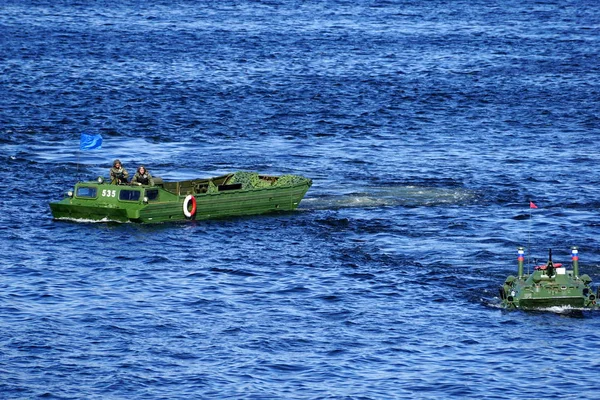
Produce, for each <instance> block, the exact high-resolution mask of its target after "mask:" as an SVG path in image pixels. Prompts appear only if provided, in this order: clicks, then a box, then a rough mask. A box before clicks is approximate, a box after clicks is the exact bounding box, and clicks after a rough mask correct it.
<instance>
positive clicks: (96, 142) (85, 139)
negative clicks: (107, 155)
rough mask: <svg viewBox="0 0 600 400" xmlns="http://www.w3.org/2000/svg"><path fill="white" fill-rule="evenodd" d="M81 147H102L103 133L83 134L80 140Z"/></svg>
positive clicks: (84, 148)
mask: <svg viewBox="0 0 600 400" xmlns="http://www.w3.org/2000/svg"><path fill="white" fill-rule="evenodd" d="M79 148H80V149H81V150H94V149H101V148H102V136H101V135H99V134H98V135H88V134H87V133H82V134H81V140H80V141H79Z"/></svg>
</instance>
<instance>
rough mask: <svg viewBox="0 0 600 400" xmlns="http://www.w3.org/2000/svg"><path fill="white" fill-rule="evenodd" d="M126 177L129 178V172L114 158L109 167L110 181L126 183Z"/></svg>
mask: <svg viewBox="0 0 600 400" xmlns="http://www.w3.org/2000/svg"><path fill="white" fill-rule="evenodd" d="M127 178H129V173H128V172H127V170H126V169H125V167H123V165H122V164H121V161H120V160H115V161H114V162H113V166H112V168H111V169H110V183H111V184H113V185H123V184H127V183H128V182H127Z"/></svg>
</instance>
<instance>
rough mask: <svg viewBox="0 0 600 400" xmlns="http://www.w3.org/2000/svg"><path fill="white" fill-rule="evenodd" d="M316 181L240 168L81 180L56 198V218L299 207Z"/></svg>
mask: <svg viewBox="0 0 600 400" xmlns="http://www.w3.org/2000/svg"><path fill="white" fill-rule="evenodd" d="M311 185H312V180H311V179H309V178H305V177H303V176H300V175H281V176H270V175H261V174H259V173H257V172H246V171H238V172H235V173H231V174H227V175H222V176H217V177H213V178H207V179H191V180H184V181H176V182H165V181H163V180H162V179H161V178H158V177H155V178H154V186H148V185H141V186H137V185H131V184H120V185H117V184H111V183H107V181H106V180H105V179H104V178H103V177H99V178H98V179H97V180H96V181H90V182H78V183H77V184H76V185H75V188H74V189H73V190H72V191H69V192H68V193H67V195H66V196H65V198H64V199H62V200H60V201H57V202H51V203H50V210H51V211H52V216H53V217H54V218H55V219H72V220H93V221H119V222H129V221H131V222H144V223H148V222H165V221H184V220H205V219H209V218H220V217H231V216H242V215H257V214H265V213H270V212H277V211H292V210H295V209H296V208H297V207H298V205H299V204H300V201H301V200H302V198H303V197H304V195H305V194H306V192H307V191H308V189H309V188H310V186H311Z"/></svg>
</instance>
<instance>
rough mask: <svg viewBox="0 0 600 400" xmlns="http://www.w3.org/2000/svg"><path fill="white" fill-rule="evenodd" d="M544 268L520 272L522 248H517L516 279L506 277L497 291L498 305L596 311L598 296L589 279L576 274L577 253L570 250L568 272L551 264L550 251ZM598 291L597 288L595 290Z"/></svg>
mask: <svg viewBox="0 0 600 400" xmlns="http://www.w3.org/2000/svg"><path fill="white" fill-rule="evenodd" d="M548 253H549V254H548V261H547V262H546V264H545V265H539V266H537V267H535V268H534V270H533V273H531V274H525V273H524V271H523V263H524V257H523V254H524V249H523V248H522V247H519V248H518V265H519V268H518V272H517V276H513V275H511V276H509V277H508V278H506V280H505V282H504V285H502V287H501V288H500V299H501V300H502V306H503V307H504V308H506V309H521V310H539V309H548V308H551V307H562V308H572V309H582V310H583V309H596V308H598V305H597V304H596V301H597V298H598V293H594V291H593V290H592V287H591V286H590V284H591V283H592V279H591V278H590V277H589V276H588V275H586V274H583V275H579V251H578V249H577V247H573V248H572V249H571V260H572V269H571V270H567V268H566V267H564V266H563V265H562V264H559V263H554V262H553V261H552V249H550V250H549V252H548ZM598 290H599V291H600V288H599V289H598Z"/></svg>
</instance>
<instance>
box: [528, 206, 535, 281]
mask: <svg viewBox="0 0 600 400" xmlns="http://www.w3.org/2000/svg"><path fill="white" fill-rule="evenodd" d="M534 208H538V207H537V206H536V205H535V203H534V202H533V201H531V200H529V233H528V239H527V247H528V251H527V274H529V267H530V266H531V230H532V224H533V213H532V211H531V210H533V209H534Z"/></svg>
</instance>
